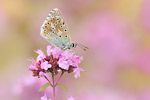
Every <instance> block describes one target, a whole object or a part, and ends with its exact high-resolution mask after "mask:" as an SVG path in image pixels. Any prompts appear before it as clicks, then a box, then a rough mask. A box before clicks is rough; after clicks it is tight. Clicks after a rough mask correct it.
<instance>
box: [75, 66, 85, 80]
mask: <svg viewBox="0 0 150 100" xmlns="http://www.w3.org/2000/svg"><path fill="white" fill-rule="evenodd" d="M80 71H85V70H84V69H82V68H81V67H80V68H75V69H74V71H73V73H74V77H75V78H78V77H80Z"/></svg>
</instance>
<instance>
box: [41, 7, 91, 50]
mask: <svg viewBox="0 0 150 100" xmlns="http://www.w3.org/2000/svg"><path fill="white" fill-rule="evenodd" d="M40 34H41V36H42V37H43V38H45V39H46V40H48V41H49V42H50V43H51V44H52V45H54V46H57V47H59V48H60V49H61V50H68V49H72V48H75V47H76V46H77V45H78V46H79V47H81V48H82V49H83V50H85V51H86V50H87V49H88V48H87V47H86V46H83V45H81V44H79V43H74V42H72V41H71V38H70V32H69V30H68V27H67V24H66V23H65V20H64V18H63V16H62V14H61V12H60V11H59V9H57V8H55V9H53V10H52V11H50V13H49V14H48V17H47V18H46V20H45V21H44V23H43V25H42V26H41V33H40Z"/></svg>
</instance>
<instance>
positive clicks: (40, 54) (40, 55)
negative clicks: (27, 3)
mask: <svg viewBox="0 0 150 100" xmlns="http://www.w3.org/2000/svg"><path fill="white" fill-rule="evenodd" d="M35 52H36V53H38V54H39V56H38V57H37V59H36V61H39V60H41V59H43V58H45V55H44V53H43V51H42V50H37V51H35Z"/></svg>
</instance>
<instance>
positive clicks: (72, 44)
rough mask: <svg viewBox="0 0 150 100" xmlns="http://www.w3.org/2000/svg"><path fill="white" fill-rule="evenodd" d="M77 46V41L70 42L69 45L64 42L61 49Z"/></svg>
mask: <svg viewBox="0 0 150 100" xmlns="http://www.w3.org/2000/svg"><path fill="white" fill-rule="evenodd" d="M76 46H77V43H70V44H69V45H65V44H62V46H61V49H62V50H67V49H73V48H76Z"/></svg>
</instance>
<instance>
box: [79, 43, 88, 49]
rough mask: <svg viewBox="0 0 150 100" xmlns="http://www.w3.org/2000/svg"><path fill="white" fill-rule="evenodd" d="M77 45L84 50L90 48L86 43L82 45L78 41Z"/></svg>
mask: <svg viewBox="0 0 150 100" xmlns="http://www.w3.org/2000/svg"><path fill="white" fill-rule="evenodd" d="M77 45H78V46H79V47H80V48H82V49H83V50H84V51H87V49H89V48H88V47H86V46H84V45H82V44H80V43H77Z"/></svg>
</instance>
